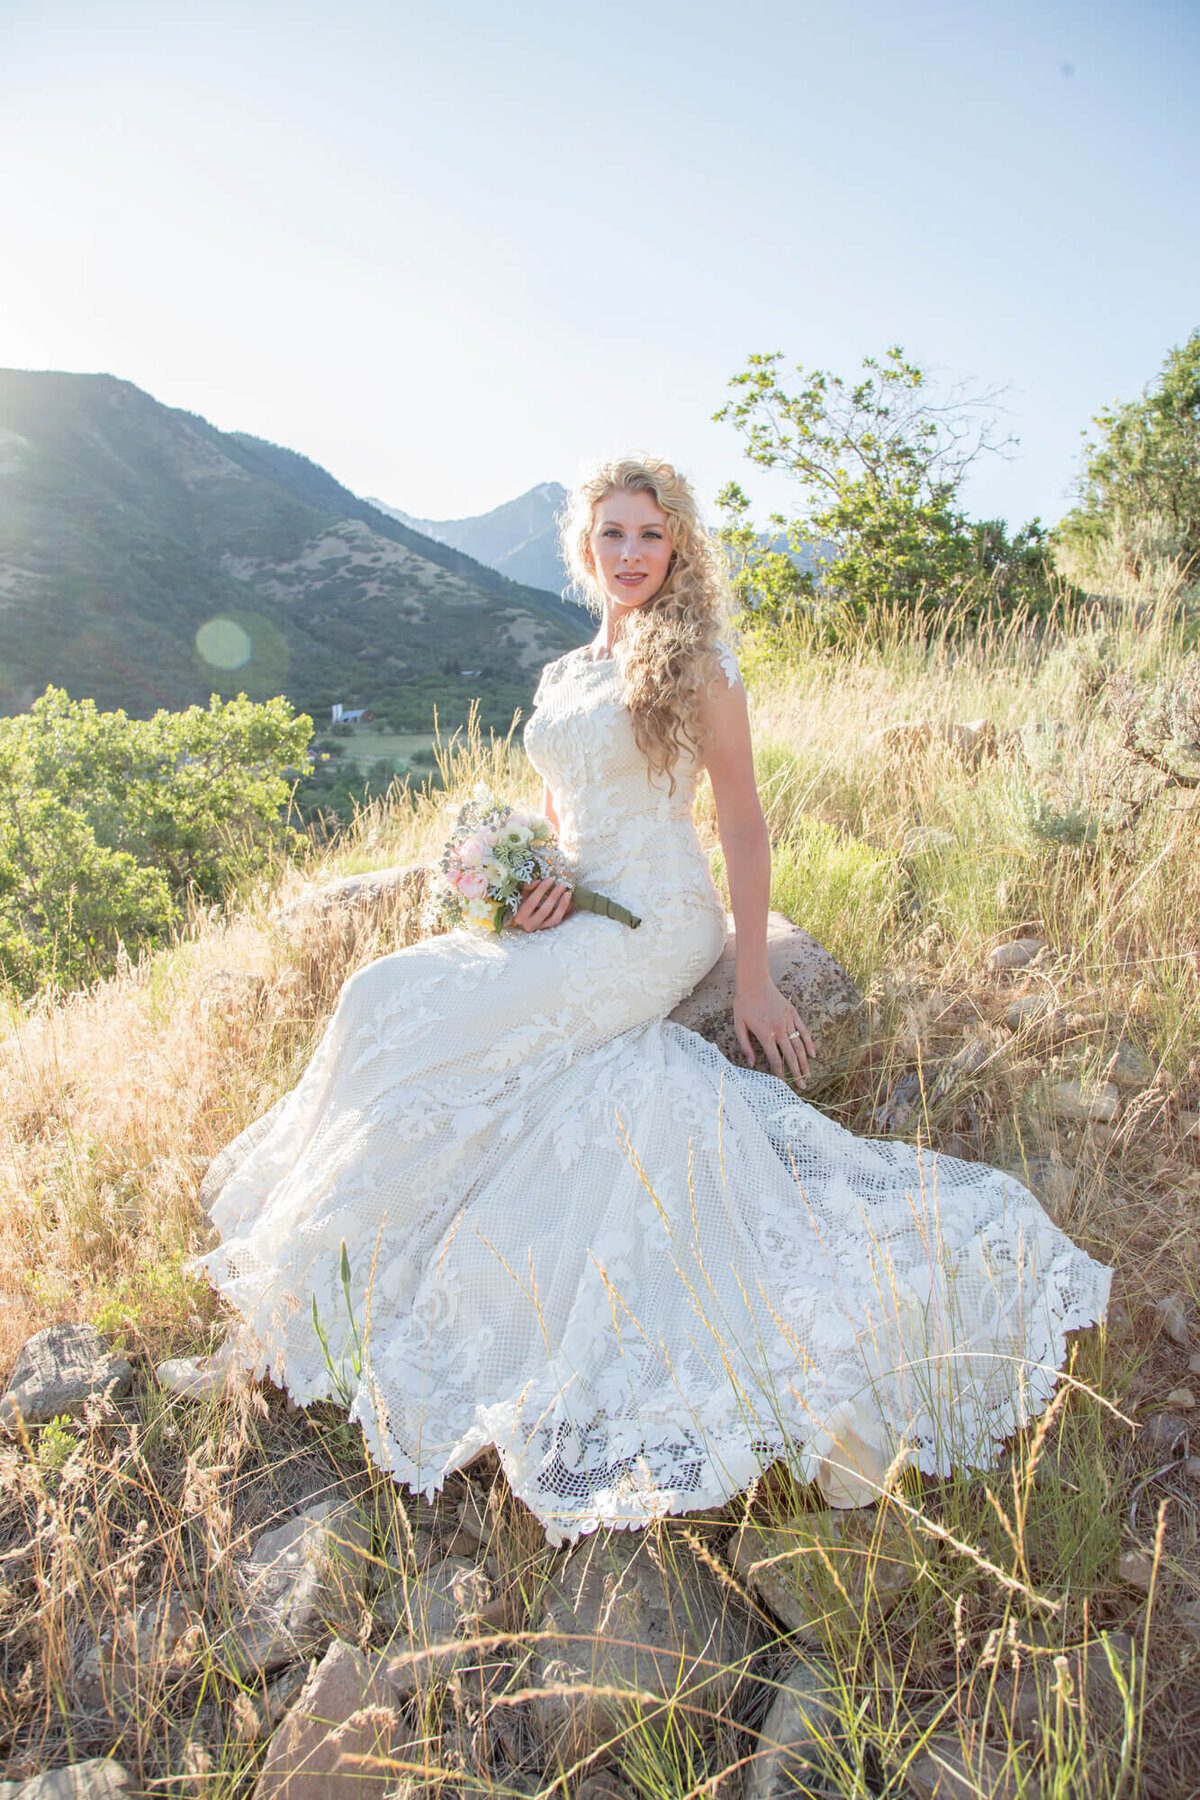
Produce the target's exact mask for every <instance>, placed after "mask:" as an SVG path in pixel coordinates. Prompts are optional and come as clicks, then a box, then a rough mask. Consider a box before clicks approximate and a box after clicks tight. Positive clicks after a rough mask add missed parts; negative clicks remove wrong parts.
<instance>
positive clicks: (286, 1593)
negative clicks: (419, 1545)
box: [215, 1499, 370, 1673]
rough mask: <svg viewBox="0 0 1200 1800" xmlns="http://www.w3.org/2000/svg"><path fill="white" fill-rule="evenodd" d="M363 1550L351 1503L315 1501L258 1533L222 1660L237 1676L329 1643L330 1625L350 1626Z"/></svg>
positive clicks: (364, 1563)
mask: <svg viewBox="0 0 1200 1800" xmlns="http://www.w3.org/2000/svg"><path fill="white" fill-rule="evenodd" d="M369 1550H370V1532H369V1531H368V1529H367V1526H366V1524H365V1522H364V1521H363V1518H362V1516H361V1514H360V1513H359V1511H358V1508H357V1507H356V1506H355V1505H354V1502H353V1501H351V1500H338V1499H332V1500H321V1501H318V1502H317V1503H316V1504H315V1505H313V1506H309V1507H307V1508H306V1509H305V1510H304V1511H303V1512H302V1513H298V1514H296V1515H295V1516H294V1517H292V1518H290V1519H287V1520H285V1521H284V1523H283V1524H282V1525H278V1526H276V1527H275V1528H274V1529H273V1530H271V1531H264V1532H263V1533H262V1534H261V1535H260V1536H259V1537H258V1538H257V1539H256V1540H255V1542H254V1544H253V1545H252V1547H251V1551H250V1555H249V1557H248V1558H247V1560H246V1562H245V1563H243V1564H242V1566H241V1568H240V1569H239V1570H238V1581H239V1587H240V1590H241V1591H240V1593H239V1596H238V1604H237V1610H238V1614H239V1616H238V1619H237V1620H236V1622H235V1623H234V1624H233V1625H232V1626H231V1627H230V1629H229V1630H228V1631H227V1632H226V1633H225V1634H224V1636H223V1637H222V1638H220V1639H219V1640H218V1643H217V1644H216V1646H215V1648H216V1649H217V1651H218V1655H219V1658H220V1660H221V1661H223V1662H226V1663H228V1664H230V1665H231V1666H232V1667H233V1668H234V1669H236V1670H238V1671H239V1672H242V1673H247V1672H250V1673H258V1672H261V1671H264V1670H265V1671H270V1670H272V1669H279V1668H283V1667H284V1666H285V1665H286V1664H287V1663H290V1662H294V1661H295V1660H296V1659H297V1658H298V1657H301V1656H306V1655H309V1654H311V1652H312V1651H313V1650H316V1649H320V1648H321V1646H322V1645H323V1644H326V1643H328V1641H329V1638H330V1637H331V1635H332V1633H333V1628H334V1626H335V1625H337V1626H341V1627H342V1628H343V1629H346V1630H351V1629H355V1628H356V1627H357V1625H358V1622H359V1613H360V1610H361V1598H360V1597H361V1594H362V1590H363V1588H364V1586H365V1584H366V1578H367V1572H368V1569H369V1566H370V1563H369V1554H368V1553H369Z"/></svg>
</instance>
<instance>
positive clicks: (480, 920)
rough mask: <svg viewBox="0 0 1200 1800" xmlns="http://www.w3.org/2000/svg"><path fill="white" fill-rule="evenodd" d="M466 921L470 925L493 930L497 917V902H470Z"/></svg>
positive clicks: (468, 902)
mask: <svg viewBox="0 0 1200 1800" xmlns="http://www.w3.org/2000/svg"><path fill="white" fill-rule="evenodd" d="M465 916H466V919H467V923H468V924H470V925H486V926H487V928H488V930H489V931H490V930H491V927H492V923H493V921H494V919H495V916H496V908H495V902H494V901H492V900H468V901H467V907H466V915H465Z"/></svg>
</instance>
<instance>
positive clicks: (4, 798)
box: [0, 688, 312, 992]
mask: <svg viewBox="0 0 1200 1800" xmlns="http://www.w3.org/2000/svg"><path fill="white" fill-rule="evenodd" d="M311 733H312V722H311V720H309V719H308V718H307V717H306V716H305V715H303V714H301V715H299V716H297V715H295V714H294V713H293V712H292V709H291V707H290V705H289V704H288V702H287V701H286V700H284V699H275V700H269V701H265V702H261V703H255V702H252V701H250V700H247V699H246V698H245V696H244V695H239V696H238V698H237V699H236V700H227V701H222V700H220V699H218V698H217V697H216V696H215V695H214V696H213V698H212V700H211V702H210V704H209V705H208V707H200V706H192V707H189V708H188V709H187V711H186V712H178V713H172V712H158V713H156V714H155V715H154V717H153V718H151V719H131V718H129V717H127V715H126V714H125V713H123V712H100V711H99V710H98V709H97V707H96V705H95V703H94V702H93V701H90V700H78V701H76V700H71V699H70V698H69V697H68V696H67V695H66V694H65V693H64V692H63V691H62V689H60V688H47V690H46V692H45V693H44V694H43V695H42V696H41V698H40V699H39V700H37V701H35V702H34V705H33V707H32V708H31V710H30V711H29V712H28V713H22V714H19V715H18V716H16V717H15V718H8V719H0V972H2V973H3V974H4V975H6V976H7V978H8V979H9V980H10V981H11V982H12V983H13V984H14V985H15V986H16V987H17V988H18V989H19V990H20V991H22V992H29V991H30V990H32V989H33V988H35V987H37V986H39V985H42V984H44V983H47V982H56V983H69V982H74V981H79V980H81V979H87V978H88V977H90V976H92V975H96V974H102V973H105V972H106V971H108V970H110V969H111V968H112V967H113V966H114V963H115V960H116V957H117V955H118V953H119V949H120V946H121V945H125V946H126V947H127V948H131V949H134V948H136V947H137V946H139V945H141V944H145V943H155V942H158V941H160V940H161V939H162V938H163V937H165V936H166V935H167V934H168V933H169V932H170V930H171V928H172V926H173V925H175V924H176V923H177V921H178V919H179V917H180V915H181V912H182V909H183V907H184V906H185V904H186V902H187V901H188V899H190V898H200V899H203V900H220V899H222V898H224V896H225V895H226V894H228V892H229V891H230V889H231V888H232V887H233V885H234V884H235V882H236V881H237V880H238V878H239V877H240V875H241V874H242V873H243V872H244V871H245V869H246V868H247V866H248V865H252V863H253V860H255V859H261V857H262V856H263V855H264V854H266V853H268V852H270V851H272V850H276V849H283V850H287V849H290V848H293V847H294V846H295V845H296V844H297V843H299V842H300V841H302V840H301V839H300V834H299V833H297V832H295V831H293V830H292V829H291V828H290V827H289V826H288V825H287V824H286V822H285V820H284V817H283V812H284V809H285V807H286V805H287V802H288V800H289V796H290V793H291V786H292V780H291V777H292V772H293V771H294V770H296V768H297V767H298V766H299V765H301V764H302V763H303V761H304V754H305V748H306V746H307V743H308V740H309V737H310V736H311Z"/></svg>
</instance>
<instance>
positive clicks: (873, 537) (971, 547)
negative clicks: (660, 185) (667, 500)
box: [715, 345, 1049, 630]
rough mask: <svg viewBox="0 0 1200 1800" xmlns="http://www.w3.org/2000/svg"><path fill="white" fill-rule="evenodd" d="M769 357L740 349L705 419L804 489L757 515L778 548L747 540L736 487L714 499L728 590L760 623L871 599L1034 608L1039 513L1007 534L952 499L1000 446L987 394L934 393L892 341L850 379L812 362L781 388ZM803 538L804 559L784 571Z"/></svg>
mask: <svg viewBox="0 0 1200 1800" xmlns="http://www.w3.org/2000/svg"><path fill="white" fill-rule="evenodd" d="M781 362H782V356H781V355H780V354H779V353H775V354H772V355H754V356H751V357H750V358H749V362H748V365H747V367H746V368H745V369H744V370H743V371H742V373H741V374H739V375H735V376H734V377H733V378H732V380H731V382H730V386H731V387H734V388H736V389H738V390H739V393H738V396H737V398H735V399H733V400H730V401H728V402H727V403H726V405H725V406H723V407H722V408H721V409H720V411H719V412H718V413H717V414H716V415H715V417H716V418H717V419H719V420H726V421H728V422H730V423H731V424H732V425H733V426H734V428H735V429H736V430H737V431H739V432H740V433H741V434H742V436H743V437H744V438H745V440H746V443H745V453H746V455H747V456H748V457H749V459H750V460H751V461H752V462H754V463H757V464H759V465H760V466H762V467H764V468H778V469H782V470H783V471H784V472H785V473H786V474H788V475H789V476H791V477H792V478H793V479H794V480H795V481H796V482H797V483H798V485H799V486H800V488H801V489H802V491H803V494H804V504H803V508H802V510H801V512H800V513H799V514H798V515H797V516H796V517H794V518H792V519H790V520H789V519H787V518H785V517H784V515H783V514H779V513H776V514H772V515H771V523H772V524H773V525H775V526H776V527H777V528H779V529H781V530H783V531H785V532H786V534H787V541H788V543H789V546H790V549H791V552H792V553H793V554H792V555H791V556H787V555H785V554H784V553H783V552H781V551H779V550H777V549H775V548H773V547H771V546H770V544H769V543H763V542H762V541H761V540H759V539H758V538H757V534H756V533H755V532H754V530H753V527H752V526H751V524H750V520H749V513H748V503H747V501H746V497H745V495H744V493H743V492H742V490H741V489H740V488H739V487H737V486H736V484H732V483H731V484H730V486H729V487H727V488H726V489H725V490H724V492H723V494H722V495H721V496H720V502H719V503H720V504H721V506H722V507H723V509H724V512H725V519H726V523H725V526H724V528H723V529H722V531H721V533H720V536H721V538H722V540H723V542H724V543H725V544H726V547H727V549H728V551H729V552H730V555H731V559H732V562H733V579H734V585H735V589H736V590H737V592H738V593H739V595H740V596H741V598H742V601H743V604H744V605H745V606H747V608H748V609H750V610H752V611H753V612H754V613H755V614H756V615H757V616H758V618H759V619H760V620H769V621H775V620H777V619H783V618H785V617H786V616H787V615H788V613H789V611H795V610H796V609H797V608H798V607H802V608H805V609H807V611H808V612H809V613H810V615H814V616H817V617H821V616H822V615H823V616H825V617H826V618H827V619H828V620H829V621H830V629H831V630H836V621H837V620H838V619H844V618H845V617H846V616H847V615H850V616H863V615H864V614H866V613H867V612H868V611H869V610H870V609H871V608H873V607H878V606H884V607H897V608H899V609H900V610H902V611H904V612H917V611H920V610H928V611H931V612H932V611H938V610H941V609H944V608H946V607H953V608H957V609H961V610H963V611H964V613H965V614H966V615H968V616H970V615H976V614H978V613H980V612H983V611H985V610H988V609H990V608H993V607H995V606H997V605H1010V604H1012V603H1014V601H1015V600H1016V599H1017V598H1018V597H1020V598H1024V599H1026V600H1027V601H1029V600H1033V601H1034V603H1035V604H1039V605H1045V604H1047V603H1048V601H1049V587H1048V585H1047V577H1046V574H1045V571H1044V553H1043V551H1042V549H1041V546H1042V544H1043V541H1044V540H1045V538H1046V535H1047V534H1046V533H1045V532H1044V530H1043V528H1042V526H1041V524H1040V523H1039V521H1038V520H1036V519H1035V520H1033V521H1032V522H1031V524H1029V525H1027V526H1025V527H1024V528H1023V530H1022V531H1021V532H1020V533H1018V535H1017V537H1016V539H1014V540H1013V541H1012V542H1011V543H1010V542H1009V540H1008V537H1007V534H1006V531H1005V527H1004V525H1003V523H1002V522H1001V521H999V520H991V521H988V522H987V523H986V524H982V525H981V524H973V523H972V522H971V521H970V520H969V519H968V518H967V516H966V515H965V513H964V512H963V510H962V508H961V507H960V505H959V502H958V494H959V490H960V488H961V485H962V482H963V480H964V478H965V476H966V473H967V470H968V469H969V468H970V466H971V464H972V463H973V462H974V460H975V458H976V457H977V456H979V455H980V454H981V452H983V451H985V450H993V451H1003V450H1004V449H1005V448H1006V447H1007V445H1008V444H1010V443H1012V442H1013V441H1014V440H1012V439H1011V438H1008V439H1005V440H1004V441H1003V443H1001V444H996V443H995V442H993V431H994V425H993V420H992V417H991V415H990V413H989V412H988V410H987V409H988V408H989V406H990V405H991V403H992V401H993V399H994V395H992V394H981V395H972V394H970V393H968V392H967V391H966V390H965V388H963V387H962V386H961V385H960V386H959V388H957V389H955V390H954V391H953V392H951V393H950V394H949V395H947V396H945V397H943V398H939V397H938V396H937V395H936V394H935V393H934V391H933V390H932V387H931V384H930V381H929V378H928V376H927V375H926V374H925V372H924V371H923V370H921V369H920V368H918V367H917V366H916V365H915V364H913V363H910V362H907V361H906V360H905V357H904V352H903V350H902V349H901V348H900V347H899V346H898V345H893V346H892V347H891V348H890V349H889V350H888V351H887V353H886V355H885V356H884V358H883V359H882V361H880V360H877V359H876V358H874V357H870V356H867V357H864V358H863V365H862V366H863V377H862V379H861V380H860V381H857V382H855V383H852V384H851V383H848V382H847V381H845V380H844V379H843V377H841V376H840V375H833V374H830V373H829V372H828V371H826V370H823V369H816V370H813V371H812V372H810V373H809V374H808V376H807V378H806V379H805V381H804V383H803V385H802V386H801V387H800V389H799V391H798V392H795V393H788V392H787V391H785V389H784V387H783V386H782V384H781V379H780V369H779V365H780V363H781ZM796 373H797V374H798V375H801V376H804V374H805V371H804V368H803V365H797V370H796ZM814 541H815V542H816V544H817V545H818V546H819V547H818V549H817V553H816V556H815V559H814V561H815V566H814V567H810V568H800V567H798V566H797V561H796V559H797V558H798V557H799V556H800V555H801V554H803V553H804V552H805V551H806V548H807V549H809V552H810V554H811V546H812V545H813V543H814ZM789 562H790V563H792V564H793V568H794V570H795V573H794V574H789V573H788V571H787V569H786V568H785V567H784V564H785V563H789Z"/></svg>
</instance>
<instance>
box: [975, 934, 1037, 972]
mask: <svg viewBox="0 0 1200 1800" xmlns="http://www.w3.org/2000/svg"><path fill="white" fill-rule="evenodd" d="M1045 948H1046V940H1045V938H1039V937H1024V938H1014V939H1013V940H1012V942H1011V943H1008V944H997V945H995V947H994V948H993V949H991V950H989V951H988V956H987V966H988V968H989V969H991V970H992V971H993V972H994V973H997V974H999V973H1002V972H1003V971H1004V970H1007V969H1024V968H1027V967H1028V966H1029V964H1030V963H1031V962H1032V961H1033V959H1034V958H1035V957H1036V956H1040V955H1041V953H1042V951H1043V950H1044V949H1045Z"/></svg>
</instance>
